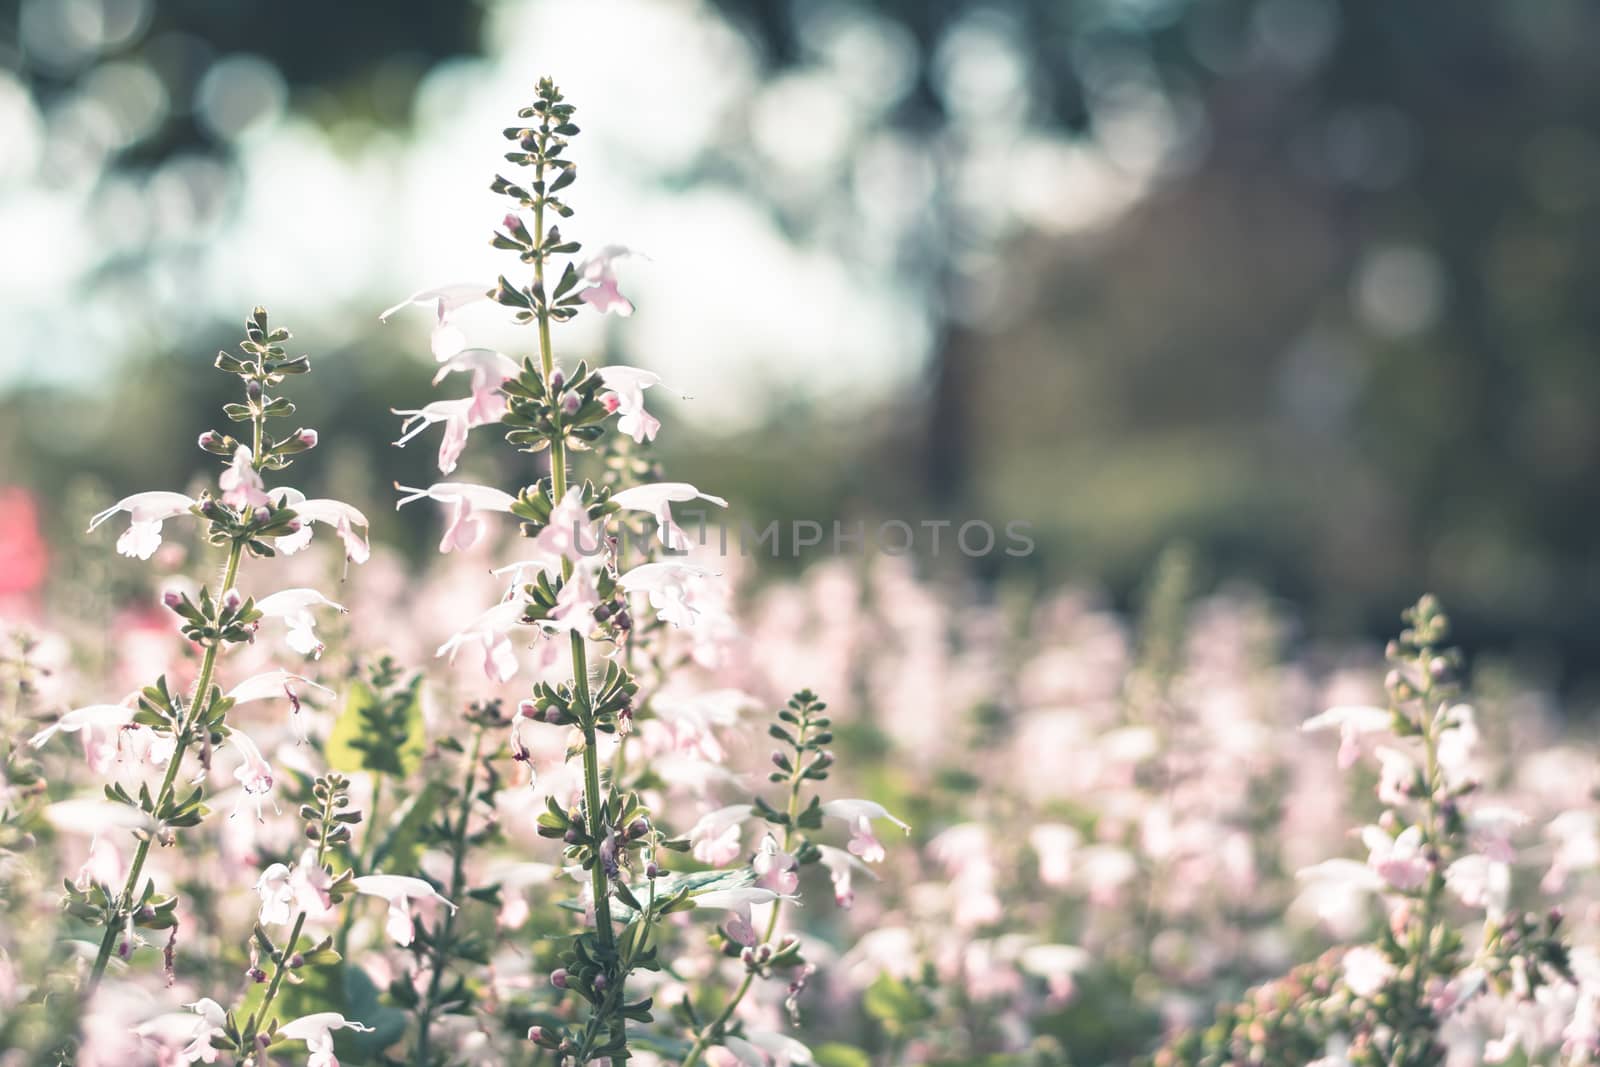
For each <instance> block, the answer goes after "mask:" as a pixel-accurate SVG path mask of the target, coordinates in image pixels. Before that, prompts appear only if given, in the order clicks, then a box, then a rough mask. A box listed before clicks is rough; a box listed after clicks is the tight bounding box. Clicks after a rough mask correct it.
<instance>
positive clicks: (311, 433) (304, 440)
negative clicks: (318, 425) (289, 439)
mask: <svg viewBox="0 0 1600 1067" xmlns="http://www.w3.org/2000/svg"><path fill="white" fill-rule="evenodd" d="M294 436H295V440H297V441H299V442H300V443H301V444H302V445H304V446H305V447H306V448H316V447H317V431H315V430H301V431H300V432H299V433H297V434H295V435H294Z"/></svg>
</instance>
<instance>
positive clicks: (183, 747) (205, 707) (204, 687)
mask: <svg viewBox="0 0 1600 1067" xmlns="http://www.w3.org/2000/svg"><path fill="white" fill-rule="evenodd" d="M260 437H261V427H260V422H259V420H258V421H257V423H256V439H257V441H258V442H259V440H260ZM243 555H244V541H243V540H242V539H238V540H235V541H234V542H233V544H232V546H231V547H230V548H229V549H228V562H227V565H226V566H225V567H224V568H223V572H222V591H223V592H226V591H227V590H229V589H232V588H233V583H234V580H235V579H236V578H237V577H238V574H239V560H240V559H241V558H242V557H243ZM221 647H222V639H221V638H217V639H216V640H214V641H212V642H211V643H210V644H209V645H207V646H206V651H205V655H204V656H203V657H202V658H201V660H200V676H199V677H198V678H197V679H196V680H195V686H194V695H193V697H192V698H191V699H190V701H189V715H188V717H187V718H186V719H185V720H184V723H183V725H182V726H181V727H180V728H179V729H178V732H177V737H176V739H175V740H176V742H177V746H176V747H175V748H174V749H173V751H172V756H171V757H170V758H169V759H168V761H167V773H166V776H165V777H164V778H163V779H162V781H161V788H160V790H158V791H157V793H156V802H155V808H154V810H155V811H161V810H163V809H164V808H166V806H167V805H168V804H170V803H172V800H173V796H174V790H173V785H174V783H175V782H176V781H177V780H178V768H179V766H180V765H181V764H182V763H183V756H184V753H185V752H186V751H188V748H189V745H190V743H191V742H192V741H193V740H194V731H195V727H196V725H198V724H199V723H200V722H202V721H203V720H204V717H205V715H207V714H209V712H210V710H211V702H210V701H209V700H207V699H206V697H207V694H208V693H209V692H210V689H211V677H212V675H213V674H214V673H215V672H216V667H217V653H218V650H219V649H221ZM153 839H154V835H153V834H146V835H145V836H144V837H143V838H142V839H141V840H140V841H139V847H138V849H137V850H136V851H135V852H134V854H133V865H132V866H131V867H129V868H128V880H127V883H126V884H125V885H124V886H123V888H122V894H121V896H119V897H118V898H117V914H116V921H115V922H107V923H106V932H105V934H104V936H102V937H101V938H100V951H99V953H98V954H97V955H96V956H95V960H94V967H93V968H92V969H91V970H90V971H89V979H88V981H87V983H86V984H85V986H84V990H85V992H86V994H92V993H93V992H94V991H95V989H96V988H98V987H99V985H100V981H101V979H102V978H104V977H105V973H106V965H107V964H108V963H110V961H111V951H112V949H113V948H114V947H115V946H116V943H117V937H118V935H119V934H120V933H121V932H122V922H123V920H125V919H126V918H127V915H128V914H129V913H130V912H131V911H132V910H133V901H134V896H135V894H136V893H137V892H138V889H139V876H140V875H141V874H142V873H143V872H144V864H145V860H146V859H147V858H148V857H149V855H150V842H151V841H152V840H153Z"/></svg>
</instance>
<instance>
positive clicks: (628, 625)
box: [611, 611, 633, 630]
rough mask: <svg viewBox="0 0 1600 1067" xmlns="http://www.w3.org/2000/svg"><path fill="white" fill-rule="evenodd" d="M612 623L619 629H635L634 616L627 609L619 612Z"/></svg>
mask: <svg viewBox="0 0 1600 1067" xmlns="http://www.w3.org/2000/svg"><path fill="white" fill-rule="evenodd" d="M611 625H613V626H615V627H616V628H617V629H619V630H631V629H633V616H632V615H629V614H628V613H627V612H626V611H619V612H617V617H616V619H615V620H614V621H613V622H612V624H611Z"/></svg>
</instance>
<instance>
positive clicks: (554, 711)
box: [544, 704, 566, 726]
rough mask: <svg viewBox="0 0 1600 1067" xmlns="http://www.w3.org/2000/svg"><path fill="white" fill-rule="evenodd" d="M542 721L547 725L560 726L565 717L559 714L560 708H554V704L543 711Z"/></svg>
mask: <svg viewBox="0 0 1600 1067" xmlns="http://www.w3.org/2000/svg"><path fill="white" fill-rule="evenodd" d="M544 721H545V722H547V723H549V724H550V725H551V726H560V725H561V724H562V723H563V722H565V721H566V716H565V715H563V714H562V713H561V709H560V708H558V707H556V706H555V705H554V704H551V705H550V706H549V707H548V708H545V709H544Z"/></svg>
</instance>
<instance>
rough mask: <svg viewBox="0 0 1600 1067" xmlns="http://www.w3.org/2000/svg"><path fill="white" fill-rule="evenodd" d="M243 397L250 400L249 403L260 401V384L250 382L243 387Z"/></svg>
mask: <svg viewBox="0 0 1600 1067" xmlns="http://www.w3.org/2000/svg"><path fill="white" fill-rule="evenodd" d="M244 395H245V396H247V397H249V398H250V401H251V403H254V402H255V401H257V400H260V399H261V383H260V382H250V383H248V384H246V385H245V387H244Z"/></svg>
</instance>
